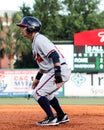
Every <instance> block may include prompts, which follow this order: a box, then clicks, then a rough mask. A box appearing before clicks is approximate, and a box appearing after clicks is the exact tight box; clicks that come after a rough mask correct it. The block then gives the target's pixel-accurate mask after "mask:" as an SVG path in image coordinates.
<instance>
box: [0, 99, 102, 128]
mask: <svg viewBox="0 0 104 130" xmlns="http://www.w3.org/2000/svg"><path fill="white" fill-rule="evenodd" d="M59 101H60V102H61V104H62V108H63V110H64V111H65V112H66V113H67V114H68V115H69V117H70V122H68V123H65V124H60V125H58V126H46V127H40V126H36V125H35V122H36V121H40V120H42V119H43V118H44V117H45V114H44V112H43V110H42V109H41V108H40V106H39V105H38V104H37V103H36V102H35V101H34V99H30V100H27V99H26V98H0V130H53V129H54V130H104V98H59Z"/></svg>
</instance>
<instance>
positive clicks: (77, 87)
mask: <svg viewBox="0 0 104 130" xmlns="http://www.w3.org/2000/svg"><path fill="white" fill-rule="evenodd" d="M37 71H38V70H0V97H2V96H7V97H14V96H26V95H27V94H28V88H29V84H30V81H31V76H34V77H35V75H36V73H37ZM55 94H56V95H57V96H58V97H63V96H67V97H73V96H74V97H76V96H79V97H80V96H81V97H87V96H88V97H103V96H104V74H103V73H98V74H85V73H72V74H71V77H70V80H69V81H68V82H67V83H65V85H64V86H63V87H62V88H60V89H59V90H58V91H57V92H56V93H55Z"/></svg>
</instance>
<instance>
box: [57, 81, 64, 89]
mask: <svg viewBox="0 0 104 130" xmlns="http://www.w3.org/2000/svg"><path fill="white" fill-rule="evenodd" d="M63 85H64V82H61V83H57V84H56V86H57V88H58V89H59V88H60V87H62V86H63Z"/></svg>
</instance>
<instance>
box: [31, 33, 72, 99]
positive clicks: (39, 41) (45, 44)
mask: <svg viewBox="0 0 104 130" xmlns="http://www.w3.org/2000/svg"><path fill="white" fill-rule="evenodd" d="M54 50H55V51H57V53H58V54H59V57H60V63H61V76H62V80H63V82H66V81H68V80H69V77H70V74H71V70H70V68H69V67H68V65H67V64H62V63H65V62H66V60H65V58H64V56H63V55H62V54H61V53H60V51H59V50H58V49H57V48H56V46H55V45H54V44H53V43H52V42H51V41H50V40H49V39H48V38H47V37H45V36H43V35H42V34H39V33H36V35H35V37H34V39H33V43H32V52H33V56H34V58H35V60H36V61H37V63H38V65H39V68H40V69H42V70H44V71H45V72H47V73H46V74H45V75H44V76H42V78H41V79H40V82H39V84H38V85H37V86H36V88H35V89H34V90H33V97H34V98H35V100H36V101H38V100H39V98H40V97H41V96H47V98H48V100H52V98H53V97H54V94H53V93H54V92H55V91H56V90H57V89H58V88H57V85H56V83H55V78H54V64H53V61H52V59H51V58H49V55H50V54H51V53H52V52H53V51H54Z"/></svg>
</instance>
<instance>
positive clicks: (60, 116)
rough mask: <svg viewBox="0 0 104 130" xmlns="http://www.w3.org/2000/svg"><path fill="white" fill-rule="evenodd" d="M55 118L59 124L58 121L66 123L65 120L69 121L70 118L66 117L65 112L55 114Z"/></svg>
mask: <svg viewBox="0 0 104 130" xmlns="http://www.w3.org/2000/svg"><path fill="white" fill-rule="evenodd" d="M57 120H58V123H59V124H60V123H66V122H69V121H70V119H69V117H68V115H67V114H64V115H58V116H57Z"/></svg>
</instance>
